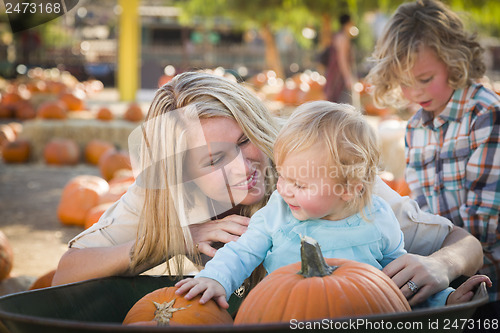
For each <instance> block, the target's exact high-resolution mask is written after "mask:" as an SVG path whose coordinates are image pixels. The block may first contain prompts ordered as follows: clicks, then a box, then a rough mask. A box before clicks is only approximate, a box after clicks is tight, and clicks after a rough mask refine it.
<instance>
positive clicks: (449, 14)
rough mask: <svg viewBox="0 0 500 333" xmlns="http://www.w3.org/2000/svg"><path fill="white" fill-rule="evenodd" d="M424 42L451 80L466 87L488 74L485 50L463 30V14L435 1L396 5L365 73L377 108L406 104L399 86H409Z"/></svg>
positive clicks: (460, 86) (472, 36)
mask: <svg viewBox="0 0 500 333" xmlns="http://www.w3.org/2000/svg"><path fill="white" fill-rule="evenodd" d="M421 45H426V46H427V47H430V48H431V49H432V50H434V51H435V52H436V54H437V56H438V58H439V59H441V60H442V61H443V62H444V63H445V64H446V65H447V67H448V75H449V77H448V84H449V85H450V87H452V88H454V89H458V88H463V87H465V86H466V85H469V84H471V83H472V81H473V80H474V79H479V78H481V77H482V76H483V75H484V72H485V69H486V67H485V64H484V62H483V59H482V54H483V52H484V50H483V48H482V47H481V46H480V45H479V43H478V42H477V40H476V35H475V34H472V33H469V32H467V31H466V30H465V28H464V25H463V22H462V20H461V19H460V17H459V16H458V15H457V14H456V13H455V12H453V11H452V10H451V9H450V8H449V7H447V6H446V5H444V4H443V3H441V2H440V1H437V0H417V1H415V2H410V3H405V4H402V5H401V6H399V7H398V9H397V10H396V12H395V13H394V15H393V16H392V17H391V19H390V20H389V22H388V23H387V24H386V27H385V30H384V33H383V34H382V36H381V38H380V39H379V40H378V42H377V44H376V46H375V51H374V53H373V54H372V57H371V59H370V60H371V61H373V62H374V63H375V66H374V67H373V68H372V69H371V71H370V73H369V74H368V76H367V79H368V82H369V83H370V84H371V85H372V86H373V87H372V89H373V96H374V99H375V102H376V104H377V105H379V106H391V105H392V106H402V105H404V97H403V95H402V93H401V88H400V84H402V83H403V84H406V85H411V84H412V83H413V82H414V78H412V77H411V69H412V67H413V65H414V63H415V57H416V54H417V53H418V51H419V48H420V46H421Z"/></svg>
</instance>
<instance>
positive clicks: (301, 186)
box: [294, 183, 305, 190]
mask: <svg viewBox="0 0 500 333" xmlns="http://www.w3.org/2000/svg"><path fill="white" fill-rule="evenodd" d="M294 186H295V187H296V188H298V189H299V190H301V189H303V188H305V186H303V185H299V184H297V183H295V184H294Z"/></svg>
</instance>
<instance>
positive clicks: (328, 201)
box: [277, 144, 352, 221]
mask: <svg viewBox="0 0 500 333" xmlns="http://www.w3.org/2000/svg"><path fill="white" fill-rule="evenodd" d="M325 152H326V149H325V148H324V147H323V145H320V144H316V145H314V146H313V147H311V148H310V149H308V150H307V151H302V152H293V153H289V154H288V155H287V157H286V158H285V160H284V161H283V163H282V164H281V165H278V166H277V169H278V172H279V178H278V184H277V189H278V192H279V193H280V195H281V196H282V197H283V199H284V200H285V202H286V203H287V204H288V206H289V207H290V210H291V211H292V214H293V216H294V217H295V218H297V219H298V220H301V221H303V220H307V219H318V218H319V219H326V220H340V219H342V218H345V217H347V216H350V215H352V214H350V213H348V212H347V211H346V209H345V207H346V201H345V200H346V198H347V196H346V188H345V186H342V185H341V184H339V183H338V182H336V179H337V175H339V173H340V172H341V171H340V170H339V169H338V168H336V167H333V166H331V165H329V164H328V163H326V162H325Z"/></svg>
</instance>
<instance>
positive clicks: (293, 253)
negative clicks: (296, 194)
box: [196, 191, 449, 305]
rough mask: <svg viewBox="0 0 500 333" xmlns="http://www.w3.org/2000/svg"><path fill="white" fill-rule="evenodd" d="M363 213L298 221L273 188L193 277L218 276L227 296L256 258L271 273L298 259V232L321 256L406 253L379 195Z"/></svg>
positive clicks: (381, 262) (370, 257) (379, 261)
mask: <svg viewBox="0 0 500 333" xmlns="http://www.w3.org/2000/svg"><path fill="white" fill-rule="evenodd" d="M364 216H365V219H366V220H365V219H363V217H362V216H361V214H359V213H358V214H355V215H353V216H350V217H347V218H345V219H342V220H338V221H329V220H322V219H314V220H306V221H300V220H297V219H296V218H295V217H294V216H293V215H292V213H291V211H290V209H289V207H288V205H287V204H286V202H285V201H284V200H283V198H282V197H281V196H280V195H279V193H278V192H277V191H275V192H274V193H273V194H272V196H271V198H270V199H269V202H268V203H267V205H266V206H265V207H263V208H262V209H260V210H259V211H258V212H256V213H255V214H254V216H252V218H251V220H250V225H249V227H248V230H247V231H246V232H245V233H244V234H243V235H242V236H241V237H240V238H239V239H238V241H236V242H230V243H227V244H226V245H225V246H224V247H223V248H221V249H219V250H218V251H217V254H216V255H215V257H214V258H213V259H212V260H210V261H209V262H208V263H207V264H206V266H205V269H203V270H202V271H201V272H200V273H199V274H197V275H196V277H208V278H211V279H214V280H216V281H218V282H219V283H220V284H221V285H222V286H223V287H224V289H225V290H226V295H227V298H228V299H229V296H230V295H231V294H232V292H233V291H234V290H236V289H237V288H238V287H239V286H240V285H241V284H242V283H243V281H244V280H245V279H246V278H247V277H248V276H250V274H251V273H252V271H253V270H254V269H255V268H256V267H257V266H258V265H259V264H260V263H262V262H263V265H264V268H265V269H266V271H267V273H271V272H272V271H274V270H275V269H277V268H280V267H283V266H285V265H288V264H292V263H295V262H298V261H300V236H301V235H305V236H309V237H312V238H314V239H316V240H317V241H318V243H319V244H320V247H321V251H322V252H323V256H324V257H325V258H344V259H351V260H355V261H359V262H364V263H367V264H370V265H372V266H374V267H376V268H379V269H381V268H383V267H384V266H386V265H387V264H388V263H389V262H391V261H392V260H394V259H396V258H397V257H399V256H400V255H403V254H405V253H406V251H405V249H404V238H403V233H402V231H401V229H400V227H399V223H398V221H397V219H396V217H395V216H394V213H393V212H392V210H391V207H390V206H389V205H388V204H387V203H386V202H385V201H384V200H383V199H381V198H380V197H378V196H375V195H374V196H373V197H372V205H371V206H370V207H366V208H365V210H364ZM448 294H449V292H448V293H447V294H446V297H447V296H448ZM446 297H445V298H444V301H446ZM438 302H439V303H441V302H442V300H441V299H440V300H439V301H438ZM443 305H444V303H443Z"/></svg>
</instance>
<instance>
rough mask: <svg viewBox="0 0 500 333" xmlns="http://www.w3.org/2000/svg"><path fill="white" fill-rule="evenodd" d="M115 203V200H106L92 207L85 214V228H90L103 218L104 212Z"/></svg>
mask: <svg viewBox="0 0 500 333" xmlns="http://www.w3.org/2000/svg"><path fill="white" fill-rule="evenodd" d="M112 205H113V202H106V203H102V204H99V205H97V206H94V207H92V208H91V209H90V210H89V211H88V213H87V215H86V216H85V222H84V223H83V227H84V228H85V229H88V228H90V227H91V226H93V225H94V223H96V222H97V221H99V219H100V218H101V216H102V214H104V212H105V211H106V210H107V209H108V208H109V207H111V206H112Z"/></svg>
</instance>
